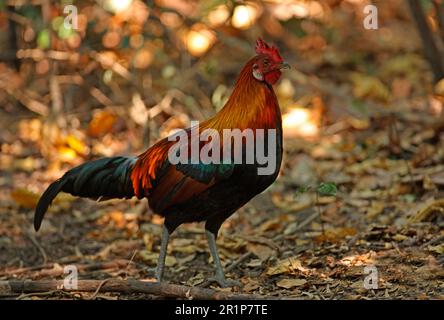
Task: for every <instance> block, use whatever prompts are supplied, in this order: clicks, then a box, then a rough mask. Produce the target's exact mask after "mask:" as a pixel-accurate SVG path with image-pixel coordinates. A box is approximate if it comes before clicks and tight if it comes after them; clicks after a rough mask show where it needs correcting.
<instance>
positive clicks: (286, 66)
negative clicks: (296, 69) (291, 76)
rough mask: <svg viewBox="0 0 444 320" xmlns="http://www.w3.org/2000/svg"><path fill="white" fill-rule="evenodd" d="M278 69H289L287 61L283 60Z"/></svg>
mask: <svg viewBox="0 0 444 320" xmlns="http://www.w3.org/2000/svg"><path fill="white" fill-rule="evenodd" d="M279 69H291V67H290V65H289V64H288V63H287V62H285V61H284V62H281V64H280V65H279Z"/></svg>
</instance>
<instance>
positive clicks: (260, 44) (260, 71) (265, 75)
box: [253, 38, 290, 84]
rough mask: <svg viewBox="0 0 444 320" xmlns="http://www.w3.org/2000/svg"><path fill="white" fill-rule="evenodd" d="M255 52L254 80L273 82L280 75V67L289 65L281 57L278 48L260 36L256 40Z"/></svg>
mask: <svg viewBox="0 0 444 320" xmlns="http://www.w3.org/2000/svg"><path fill="white" fill-rule="evenodd" d="M256 53H257V56H256V58H255V62H254V64H253V77H254V78H255V79H256V80H259V81H265V82H266V83H268V84H275V83H276V82H277V81H278V80H279V78H280V77H281V69H288V68H290V65H289V64H288V63H286V62H284V60H283V59H282V57H281V55H280V54H279V50H278V49H277V48H276V47H275V46H270V45H268V44H267V43H266V42H265V41H264V40H262V39H261V38H259V39H257V41H256Z"/></svg>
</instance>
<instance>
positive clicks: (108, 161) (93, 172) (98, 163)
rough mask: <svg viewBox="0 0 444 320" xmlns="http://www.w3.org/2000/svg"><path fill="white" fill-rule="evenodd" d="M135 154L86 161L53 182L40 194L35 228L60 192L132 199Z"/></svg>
mask: <svg viewBox="0 0 444 320" xmlns="http://www.w3.org/2000/svg"><path fill="white" fill-rule="evenodd" d="M136 160H137V158H135V157H113V158H102V159H98V160H95V161H91V162H87V163H84V164H82V165H80V166H78V167H75V168H73V169H71V170H69V171H68V172H66V173H65V174H64V175H63V177H61V178H60V179H58V180H56V181H54V182H53V183H52V184H51V185H50V186H49V187H48V189H46V191H45V192H44V193H43V195H42V196H41V197H40V200H39V203H38V204H37V208H36V209H35V215H34V228H35V230H36V231H38V230H39V229H40V225H41V223H42V220H43V217H44V216H45V213H46V210H48V207H49V205H50V204H51V202H52V200H53V199H54V198H55V197H56V196H57V194H58V193H59V192H61V191H63V192H67V193H70V194H72V195H74V196H79V197H85V198H92V199H99V198H103V199H112V198H132V197H133V196H134V190H133V185H132V182H131V170H132V168H133V166H134V163H135V162H136Z"/></svg>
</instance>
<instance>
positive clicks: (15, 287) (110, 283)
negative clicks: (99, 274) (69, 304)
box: [0, 279, 279, 300]
mask: <svg viewBox="0 0 444 320" xmlns="http://www.w3.org/2000/svg"><path fill="white" fill-rule="evenodd" d="M48 291H62V292H96V291H97V293H98V292H102V293H103V292H120V293H124V294H133V293H145V294H151V295H155V296H160V297H173V298H182V299H207V300H226V299H233V300H256V299H267V300H279V298H277V297H273V296H262V295H252V294H236V293H227V292H223V291H217V290H213V289H207V288H199V287H189V286H184V285H177V284H169V283H153V282H145V281H138V280H118V279H109V280H107V281H105V282H104V281H103V280H79V281H78V282H77V288H76V289H73V288H65V287H64V286H63V280H49V281H45V280H38V281H33V280H10V281H0V296H13V295H16V294H22V293H42V292H48Z"/></svg>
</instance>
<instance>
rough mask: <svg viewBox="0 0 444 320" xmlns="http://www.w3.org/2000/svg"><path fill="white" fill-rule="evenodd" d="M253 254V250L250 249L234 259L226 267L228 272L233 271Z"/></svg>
mask: <svg viewBox="0 0 444 320" xmlns="http://www.w3.org/2000/svg"><path fill="white" fill-rule="evenodd" d="M252 255H253V252H251V251H249V252H247V253H244V254H243V255H241V256H240V257H239V258H238V259H237V260H236V261H234V262H233V263H232V264H231V265H230V266H229V267H228V268H226V270H225V271H226V272H230V271H232V270H233V269H234V268H236V267H237V266H238V265H239V264H241V263H242V262H244V261H245V260H247V259H248V258H250V257H251V256H252Z"/></svg>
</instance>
